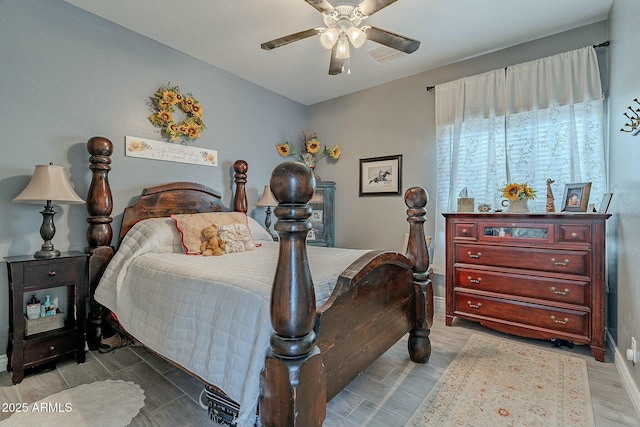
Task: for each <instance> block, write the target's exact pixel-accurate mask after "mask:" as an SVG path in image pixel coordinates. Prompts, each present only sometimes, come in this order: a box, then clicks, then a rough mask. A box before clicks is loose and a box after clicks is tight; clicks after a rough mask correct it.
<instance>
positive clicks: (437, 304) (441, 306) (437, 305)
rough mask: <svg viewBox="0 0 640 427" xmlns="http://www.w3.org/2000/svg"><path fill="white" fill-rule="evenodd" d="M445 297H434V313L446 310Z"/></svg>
mask: <svg viewBox="0 0 640 427" xmlns="http://www.w3.org/2000/svg"><path fill="white" fill-rule="evenodd" d="M445 301H446V300H445V298H444V297H433V311H434V312H436V313H437V312H439V311H440V310H442V311H444V310H445V309H446V302H445Z"/></svg>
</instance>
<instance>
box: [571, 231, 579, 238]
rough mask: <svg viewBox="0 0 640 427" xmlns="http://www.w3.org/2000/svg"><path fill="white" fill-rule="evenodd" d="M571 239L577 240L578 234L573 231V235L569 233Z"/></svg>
mask: <svg viewBox="0 0 640 427" xmlns="http://www.w3.org/2000/svg"><path fill="white" fill-rule="evenodd" d="M571 237H573V238H574V239H577V238H578V233H576V232H575V231H574V232H573V233H571Z"/></svg>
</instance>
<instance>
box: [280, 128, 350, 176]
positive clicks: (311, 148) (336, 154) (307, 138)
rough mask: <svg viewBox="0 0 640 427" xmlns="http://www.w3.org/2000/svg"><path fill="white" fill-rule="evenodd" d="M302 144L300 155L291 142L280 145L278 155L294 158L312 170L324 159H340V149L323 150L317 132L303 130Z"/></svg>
mask: <svg viewBox="0 0 640 427" xmlns="http://www.w3.org/2000/svg"><path fill="white" fill-rule="evenodd" d="M302 143H303V145H302V151H301V152H300V153H296V152H295V151H294V149H293V147H292V145H291V143H290V142H289V141H285V142H283V143H282V144H278V145H277V146H276V148H277V149H278V154H280V155H281V156H282V157H288V156H293V157H295V158H296V159H297V160H298V161H300V162H303V163H304V164H305V165H307V166H309V167H310V168H311V169H313V168H315V167H316V164H318V162H319V161H320V160H321V159H322V158H324V157H329V158H331V159H333V160H338V159H339V158H340V147H338V146H337V145H334V146H333V147H331V148H327V146H326V145H325V146H324V148H322V146H321V144H320V141H318V135H317V134H316V133H315V132H313V133H311V132H308V131H305V130H303V131H302Z"/></svg>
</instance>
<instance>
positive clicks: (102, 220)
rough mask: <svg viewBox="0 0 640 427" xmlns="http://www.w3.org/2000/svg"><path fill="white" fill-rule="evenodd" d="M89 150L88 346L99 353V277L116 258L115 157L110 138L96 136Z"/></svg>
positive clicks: (89, 145)
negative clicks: (113, 225)
mask: <svg viewBox="0 0 640 427" xmlns="http://www.w3.org/2000/svg"><path fill="white" fill-rule="evenodd" d="M87 150H88V151H89V154H91V157H89V162H90V163H91V165H90V166H89V169H91V173H92V176H91V185H90V186H89V192H88V194H87V211H88V213H89V217H88V218H87V222H88V223H89V228H88V229H87V243H88V246H87V249H86V252H87V253H88V254H89V297H90V298H89V323H88V326H87V345H88V346H89V348H90V349H91V350H96V349H97V348H98V346H99V345H100V337H101V335H102V333H103V329H102V313H101V306H100V304H98V303H97V302H95V300H94V299H93V294H94V292H95V290H96V287H97V286H98V282H99V281H100V277H102V273H103V272H104V269H105V268H106V267H107V264H108V263H109V261H110V260H111V257H113V247H112V246H111V239H112V238H113V230H112V229H111V222H112V221H113V218H111V211H112V210H113V200H112V196H111V187H110V186H109V176H108V175H109V171H110V170H111V166H110V165H111V159H110V156H111V154H113V144H112V143H111V141H109V140H108V139H107V138H103V137H100V136H94V137H93V138H90V139H89V141H87Z"/></svg>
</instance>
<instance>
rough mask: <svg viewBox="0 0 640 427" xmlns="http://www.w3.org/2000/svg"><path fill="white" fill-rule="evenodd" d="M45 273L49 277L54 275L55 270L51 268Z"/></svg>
mask: <svg viewBox="0 0 640 427" xmlns="http://www.w3.org/2000/svg"><path fill="white" fill-rule="evenodd" d="M47 275H48V276H49V277H53V276H55V275H56V272H55V270H51V271H49V272H48V273H47Z"/></svg>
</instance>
